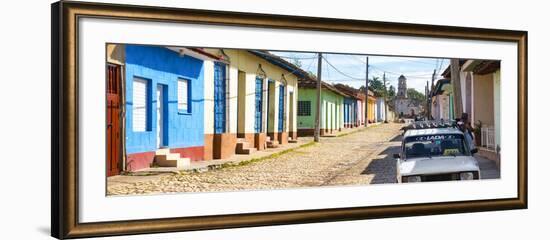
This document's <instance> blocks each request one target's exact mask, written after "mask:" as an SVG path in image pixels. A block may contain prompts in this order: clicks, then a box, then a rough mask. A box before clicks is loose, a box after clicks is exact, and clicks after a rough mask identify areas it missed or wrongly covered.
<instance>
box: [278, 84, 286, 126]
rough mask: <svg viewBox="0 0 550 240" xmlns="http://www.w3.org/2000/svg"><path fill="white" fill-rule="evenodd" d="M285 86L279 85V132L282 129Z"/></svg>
mask: <svg viewBox="0 0 550 240" xmlns="http://www.w3.org/2000/svg"><path fill="white" fill-rule="evenodd" d="M284 104H285V86H283V85H280V86H279V122H278V124H279V125H278V128H279V132H282V131H283V122H284V113H285V105H284Z"/></svg>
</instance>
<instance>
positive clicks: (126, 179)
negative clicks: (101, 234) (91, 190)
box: [107, 137, 313, 186]
mask: <svg viewBox="0 0 550 240" xmlns="http://www.w3.org/2000/svg"><path fill="white" fill-rule="evenodd" d="M312 143H313V137H299V138H298V141H297V142H295V143H290V142H289V143H288V144H285V145H279V146H278V147H277V148H266V149H264V150H262V151H256V152H254V153H252V154H249V155H244V154H235V155H233V156H231V157H230V158H226V159H215V160H206V161H192V162H191V164H190V165H189V166H186V167H184V168H174V167H151V168H144V169H140V170H138V171H135V172H130V173H128V174H125V175H117V176H112V177H108V178H107V185H109V186H117V185H126V184H134V183H139V182H147V181H154V180H157V179H159V178H161V177H163V176H166V175H172V174H180V173H181V172H185V171H194V172H205V171H208V170H211V169H217V168H222V167H225V166H232V165H239V164H242V163H244V162H252V161H258V160H262V159H265V158H270V157H274V156H276V155H279V154H283V153H286V152H289V151H292V150H294V149H298V148H300V147H303V146H305V145H309V144H312Z"/></svg>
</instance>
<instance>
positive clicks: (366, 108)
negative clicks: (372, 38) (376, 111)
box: [364, 56, 369, 127]
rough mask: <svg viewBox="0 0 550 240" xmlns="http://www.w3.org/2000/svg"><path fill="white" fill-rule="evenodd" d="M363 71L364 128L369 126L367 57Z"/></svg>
mask: <svg viewBox="0 0 550 240" xmlns="http://www.w3.org/2000/svg"><path fill="white" fill-rule="evenodd" d="M366 60H367V61H366V70H365V119H364V121H365V127H368V125H369V57H368V56H367V57H366Z"/></svg>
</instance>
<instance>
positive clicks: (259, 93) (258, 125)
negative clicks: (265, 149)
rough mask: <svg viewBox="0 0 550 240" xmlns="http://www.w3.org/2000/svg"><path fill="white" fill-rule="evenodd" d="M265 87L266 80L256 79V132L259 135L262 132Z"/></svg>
mask: <svg viewBox="0 0 550 240" xmlns="http://www.w3.org/2000/svg"><path fill="white" fill-rule="evenodd" d="M263 85H264V80H263V79H262V78H260V77H256V97H255V100H254V102H255V105H254V110H255V112H254V132H256V133H259V132H261V131H262V99H263V90H262V89H263Z"/></svg>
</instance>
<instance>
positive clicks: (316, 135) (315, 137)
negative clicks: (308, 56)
mask: <svg viewBox="0 0 550 240" xmlns="http://www.w3.org/2000/svg"><path fill="white" fill-rule="evenodd" d="M322 63H323V55H322V54H321V53H319V54H318V57H317V111H316V112H315V133H314V135H313V140H314V141H315V142H319V136H320V135H321V119H320V118H321V81H322V80H321V66H322Z"/></svg>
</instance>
